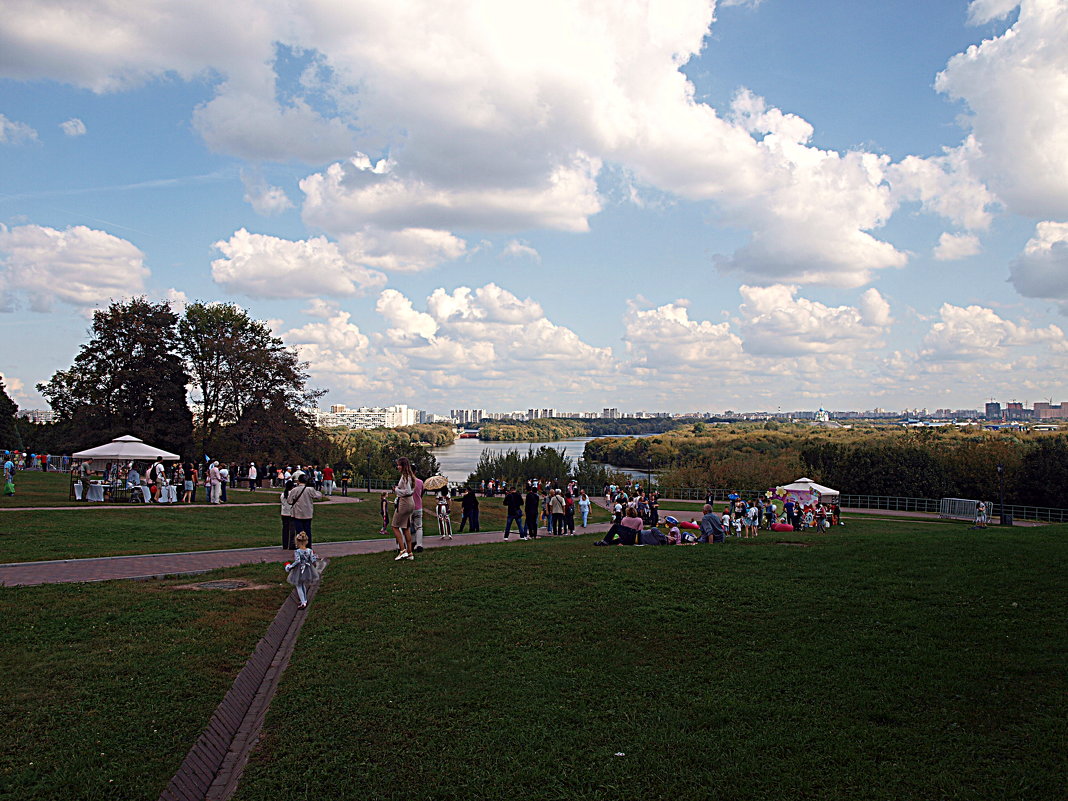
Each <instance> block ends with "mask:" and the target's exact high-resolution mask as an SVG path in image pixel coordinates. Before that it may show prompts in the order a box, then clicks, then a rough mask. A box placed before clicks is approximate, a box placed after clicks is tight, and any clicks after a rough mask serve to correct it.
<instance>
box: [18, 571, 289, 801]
mask: <svg viewBox="0 0 1068 801" xmlns="http://www.w3.org/2000/svg"><path fill="white" fill-rule="evenodd" d="M235 577H240V578H244V579H250V580H252V581H253V582H255V583H257V584H259V583H262V584H265V585H267V586H266V588H265V589H259V590H243V591H240V592H224V591H220V590H211V591H194V590H182V589H176V588H177V587H178V585H181V584H188V583H190V582H191V581H207V580H211V579H218V578H235ZM291 589H292V588H291V587H290V585H289V584H286V583H284V581H283V578H282V576H281V575H280V573H279V570H278V566H277V565H256V566H250V567H245V568H233V569H229V570H220V571H215V572H213V573H209V574H205V575H202V576H197V577H196V578H195V579H190V578H182V579H173V580H167V581H144V582H135V581H115V582H104V583H95V584H61V585H50V586H39V587H14V588H4V589H3V590H2V591H0V613H2V616H3V620H4V635H5V637H4V647H3V648H2V649H0V672H2V674H3V676H4V686H5V690H4V703H3V704H2V705H0V710H2V711H0V798H11V799H15V798H19V799H63V801H67V799H79V801H83V800H84V801H87V800H88V799H146V798H156V797H157V796H158V795H159V793H160V792H161V791H162V790H163V788H164V787H165V786H166V784H167V782H168V781H169V780H170V777H171V776H172V775H174V772H175V771H176V770H177V769H178V766H179V765H180V764H181V762H182V760H183V759H184V758H185V754H186V752H187V751H188V750H189V748H190V747H191V746H192V744H193V742H194V740H195V739H196V738H197V736H198V735H199V734H200V732H201V730H203V728H204V726H205V725H206V724H207V721H208V718H209V717H210V716H211V713H212V712H213V711H214V709H215V707H216V706H217V705H218V704H219V702H220V701H221V700H222V697H223V695H224V694H225V693H226V691H227V690H228V689H229V688H230V685H231V684H232V683H233V680H234V677H235V676H236V675H237V673H238V671H239V670H240V669H241V667H242V666H243V665H244V663H245V661H246V660H247V659H248V657H249V655H250V654H251V653H252V650H253V648H254V647H255V645H256V642H257V641H258V640H259V639H260V637H262V636H263V634H264V632H265V631H266V630H267V626H268V624H269V623H270V621H271V619H272V618H273V617H274V615H275V614H276V612H277V611H278V607H279V606H280V605H281V603H282V601H283V600H284V598H285V596H286V595H287V594H288V592H289V590H291Z"/></svg>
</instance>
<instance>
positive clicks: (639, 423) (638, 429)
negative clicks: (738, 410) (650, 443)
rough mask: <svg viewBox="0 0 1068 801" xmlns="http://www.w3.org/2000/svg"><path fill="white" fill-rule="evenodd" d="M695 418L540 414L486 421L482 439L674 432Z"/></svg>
mask: <svg viewBox="0 0 1068 801" xmlns="http://www.w3.org/2000/svg"><path fill="white" fill-rule="evenodd" d="M692 422H693V420H686V419H682V418H671V417H651V418H629V417H628V418H596V419H593V420H585V419H583V420H580V419H578V418H574V417H540V418H537V419H535V420H528V421H526V422H520V421H511V420H501V421H492V422H486V423H482V424H481V425H480V426H479V429H478V438H479V439H481V440H486V441H488V442H552V441H554V440H559V439H572V438H574V437H603V436H609V435H613V434H615V435H622V434H631V435H633V434H655V433H661V432H664V431H671V430H672V429H675V428H678V427H679V426H683V425H687V424H690V423H692Z"/></svg>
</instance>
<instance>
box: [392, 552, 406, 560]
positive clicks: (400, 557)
mask: <svg viewBox="0 0 1068 801" xmlns="http://www.w3.org/2000/svg"><path fill="white" fill-rule="evenodd" d="M407 558H408V552H407V551H401V552H400V556H397V557H396V558H395V559H394V560H393V561H394V562H399V561H400V560H401V559H407Z"/></svg>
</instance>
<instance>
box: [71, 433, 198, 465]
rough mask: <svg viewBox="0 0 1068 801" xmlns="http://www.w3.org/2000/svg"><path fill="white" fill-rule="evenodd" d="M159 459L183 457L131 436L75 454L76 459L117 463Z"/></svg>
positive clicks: (117, 438)
mask: <svg viewBox="0 0 1068 801" xmlns="http://www.w3.org/2000/svg"><path fill="white" fill-rule="evenodd" d="M157 457H163V458H164V459H168V460H176V459H180V458H181V457H180V456H179V455H178V454H177V453H171V452H170V451H163V450H160V449H159V448H153V447H152V446H151V445H147V444H145V442H144V441H143V440H140V439H138V438H137V437H132V436H130V435H129V434H127V435H126V436H123V437H116V438H115V439H113V440H112V441H111V442H109V443H108V444H107V445H99V446H97V447H95V448H90V449H89V450H87V451H79V452H78V453H75V454H73V458H75V459H94V460H95V459H111V460H112V461H117V462H130V461H134V462H146V461H155V460H156V458H157Z"/></svg>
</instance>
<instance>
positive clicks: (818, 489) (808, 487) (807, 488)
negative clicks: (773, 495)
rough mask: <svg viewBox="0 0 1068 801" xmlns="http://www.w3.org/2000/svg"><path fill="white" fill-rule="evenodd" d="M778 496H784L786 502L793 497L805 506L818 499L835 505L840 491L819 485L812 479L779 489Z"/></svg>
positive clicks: (802, 479) (798, 480)
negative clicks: (787, 498) (786, 499)
mask: <svg viewBox="0 0 1068 801" xmlns="http://www.w3.org/2000/svg"><path fill="white" fill-rule="evenodd" d="M777 494H778V495H780V496H783V498H784V500H785V498H786V497H788V496H792V497H793V500H795V501H800V502H801V503H803V504H809V503H812V502H814V501H815V500H817V499H818V500H819V501H820V502H821V503H835V502H836V501H837V500H838V490H836V489H831V488H830V487H825V486H823V485H822V484H817V483H816V482H815V481H813V480H812V479H811V478H799V479H797V481H795V482H794V483H793V484H787V485H786V486H784V487H778V493H777Z"/></svg>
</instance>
